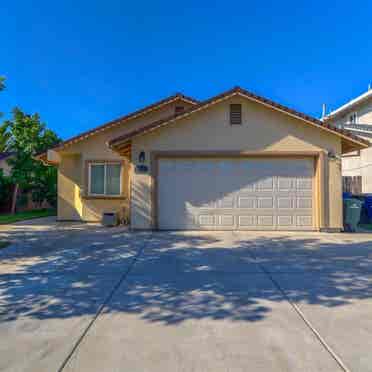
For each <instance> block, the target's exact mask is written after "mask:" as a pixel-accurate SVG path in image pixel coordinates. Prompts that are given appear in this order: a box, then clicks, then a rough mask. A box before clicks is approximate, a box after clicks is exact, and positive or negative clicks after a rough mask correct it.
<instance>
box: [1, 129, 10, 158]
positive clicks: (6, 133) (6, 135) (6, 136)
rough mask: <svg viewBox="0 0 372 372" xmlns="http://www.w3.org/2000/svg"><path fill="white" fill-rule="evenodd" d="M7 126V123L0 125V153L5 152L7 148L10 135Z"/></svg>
mask: <svg viewBox="0 0 372 372" xmlns="http://www.w3.org/2000/svg"><path fill="white" fill-rule="evenodd" d="M8 127H9V125H8V124H7V123H4V124H0V152H5V151H7V150H8V147H9V140H10V137H11V135H10V133H9V130H8Z"/></svg>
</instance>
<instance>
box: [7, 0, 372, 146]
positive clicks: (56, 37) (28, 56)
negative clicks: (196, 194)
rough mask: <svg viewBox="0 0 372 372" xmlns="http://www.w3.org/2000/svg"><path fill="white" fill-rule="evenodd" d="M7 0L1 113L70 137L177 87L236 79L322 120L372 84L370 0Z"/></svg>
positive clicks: (218, 88) (204, 94)
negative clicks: (35, 118)
mask: <svg viewBox="0 0 372 372" xmlns="http://www.w3.org/2000/svg"><path fill="white" fill-rule="evenodd" d="M301 3H302V2H301V1H300V2H299V1H247V0H244V1H239V0H236V1H231V2H229V1H224V2H222V1H204V0H203V1H200V0H199V1H193V0H188V1H187V2H183V1H180V2H175V1H141V0H137V1H125V0H121V1H117V0H105V1H103V0H100V1H97V0H90V1H85V0H83V1H82V0H75V1H70V0H64V1H60V2H54V1H50V0H49V1H39V0H37V1H17V0H15V1H13V2H8V1H3V2H2V3H1V5H0V14H1V22H0V35H1V36H0V41H1V44H0V75H5V76H6V77H7V90H6V91H4V92H2V93H1V94H0V111H2V112H4V113H6V114H7V115H8V116H9V112H10V111H11V109H12V108H13V107H14V106H19V107H21V108H22V109H23V110H24V111H26V112H27V113H34V112H38V113H39V114H40V115H41V117H42V119H43V121H45V122H46V123H47V125H48V126H49V127H50V128H52V129H53V130H55V131H56V132H57V133H58V134H59V135H60V136H61V137H62V138H64V139H66V138H68V137H70V136H72V135H75V134H78V133H79V132H81V131H84V130H87V129H89V128H92V127H94V126H97V125H99V124H102V123H104V122H106V121H108V120H111V119H114V118H116V117H118V116H120V115H123V114H126V113H128V112H130V111H133V110H135V109H138V108H140V107H142V106H144V105H146V104H150V103H152V102H153V101H156V100H158V99H161V98H163V97H165V96H168V95H170V94H173V93H174V92H177V91H181V92H183V93H185V94H187V95H190V96H194V97H196V98H198V99H205V98H208V97H210V96H212V95H215V94H218V93H220V92H222V91H223V90H226V89H229V88H231V87H232V86H235V85H240V86H242V87H244V88H246V89H248V90H251V91H253V92H256V93H258V94H261V95H264V96H266V97H268V98H271V99H274V100H277V101H279V102H280V103H283V104H286V105H289V106H290V107H292V108H295V109H298V110H301V111H303V112H305V113H308V114H311V115H315V116H319V115H320V113H321V105H322V103H323V102H326V103H327V104H328V105H329V106H330V107H331V108H336V107H337V106H338V105H340V104H342V103H344V102H345V101H347V100H349V99H351V98H353V97H354V96H356V95H358V94H360V93H362V92H363V91H365V90H366V89H367V86H368V84H369V83H370V82H372V69H371V67H372V38H371V35H372V22H371V14H372V3H371V2H367V1H365V2H362V1H354V2H352V3H350V2H346V1H343V0H340V1H334V2H332V1H329V2H327V1H324V0H323V1H318V0H313V1H306V2H303V4H301Z"/></svg>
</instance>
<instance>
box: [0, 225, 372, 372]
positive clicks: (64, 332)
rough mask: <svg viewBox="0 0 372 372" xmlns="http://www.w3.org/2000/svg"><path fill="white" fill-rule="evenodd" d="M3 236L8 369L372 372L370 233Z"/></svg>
mask: <svg viewBox="0 0 372 372" xmlns="http://www.w3.org/2000/svg"><path fill="white" fill-rule="evenodd" d="M1 238H6V239H8V240H11V241H12V242H13V244H12V245H11V246H10V247H8V248H5V249H3V250H0V262H1V266H0V340H1V342H0V370H1V371H3V370H4V371H35V372H36V371H37V372H41V371H48V372H50V371H90V372H92V371H93V372H94V371H100V372H101V371H124V370H125V371H130V372H136V371H141V372H143V371H159V372H160V371H162V372H164V371H172V372H173V371H187V372H189V371H213V372H218V371H234V372H235V371H296V372H297V371H327V372H328V371H348V370H350V371H372V353H371V350H372V240H371V238H372V235H369V234H360V235H359V234H353V235H348V234H315V233H248V232H247V233H230V232H225V233H222V232H217V233H208V232H205V233H185V232H179V233H165V232H164V233H149V232H141V233H140V232H138V233H133V232H128V231H127V230H125V229H124V228H113V229H105V228H102V227H100V226H96V225H84V224H58V223H56V222H54V221H53V220H51V219H45V220H37V221H33V222H29V223H23V224H17V225H13V227H11V228H10V227H5V228H4V227H3V228H2V230H0V239H1Z"/></svg>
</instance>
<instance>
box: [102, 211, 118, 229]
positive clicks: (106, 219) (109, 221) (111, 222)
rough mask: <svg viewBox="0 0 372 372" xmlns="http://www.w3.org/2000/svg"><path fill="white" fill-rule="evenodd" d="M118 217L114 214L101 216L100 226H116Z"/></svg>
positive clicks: (109, 213) (108, 213)
mask: <svg viewBox="0 0 372 372" xmlns="http://www.w3.org/2000/svg"><path fill="white" fill-rule="evenodd" d="M118 224H119V217H118V214H117V213H116V212H107V213H103V215H102V225H103V226H107V227H112V226H117V225H118Z"/></svg>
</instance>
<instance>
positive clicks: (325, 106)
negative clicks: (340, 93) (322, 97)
mask: <svg viewBox="0 0 372 372" xmlns="http://www.w3.org/2000/svg"><path fill="white" fill-rule="evenodd" d="M326 115H327V105H326V104H325V103H323V105H322V118H324V117H325V116H326Z"/></svg>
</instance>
